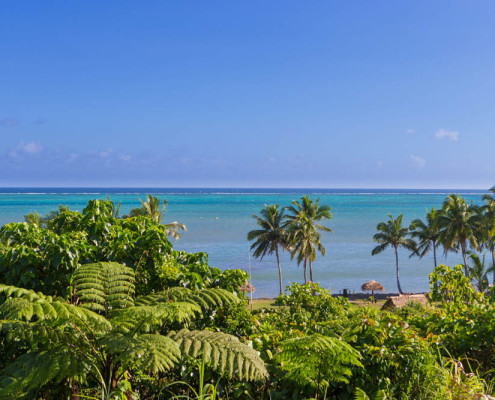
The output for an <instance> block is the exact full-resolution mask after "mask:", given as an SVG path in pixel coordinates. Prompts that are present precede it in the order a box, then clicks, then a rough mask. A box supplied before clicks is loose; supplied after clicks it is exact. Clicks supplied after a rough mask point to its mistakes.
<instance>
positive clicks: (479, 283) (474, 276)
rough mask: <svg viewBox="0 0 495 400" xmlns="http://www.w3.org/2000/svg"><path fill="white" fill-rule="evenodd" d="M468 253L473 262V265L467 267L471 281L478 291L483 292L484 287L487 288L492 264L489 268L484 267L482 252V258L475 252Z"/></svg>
mask: <svg viewBox="0 0 495 400" xmlns="http://www.w3.org/2000/svg"><path fill="white" fill-rule="evenodd" d="M468 254H469V258H470V260H471V262H472V264H473V266H472V267H470V268H469V273H470V277H471V281H475V282H476V287H477V288H478V291H480V292H484V291H485V290H486V289H488V274H489V273H490V272H492V271H493V270H494V268H493V266H492V267H490V268H486V265H485V254H483V258H481V259H480V257H479V255H478V254H476V253H472V252H468Z"/></svg>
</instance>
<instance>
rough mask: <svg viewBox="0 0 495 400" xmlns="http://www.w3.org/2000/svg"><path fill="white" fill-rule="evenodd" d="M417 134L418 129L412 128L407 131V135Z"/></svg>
mask: <svg viewBox="0 0 495 400" xmlns="http://www.w3.org/2000/svg"><path fill="white" fill-rule="evenodd" d="M415 132H416V129H412V128H409V129H408V130H406V133H407V134H409V135H412V134H413V133H415Z"/></svg>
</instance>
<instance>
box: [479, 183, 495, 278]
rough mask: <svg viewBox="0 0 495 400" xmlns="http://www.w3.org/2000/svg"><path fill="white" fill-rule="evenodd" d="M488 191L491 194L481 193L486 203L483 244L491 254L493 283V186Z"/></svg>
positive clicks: (494, 224)
mask: <svg viewBox="0 0 495 400" xmlns="http://www.w3.org/2000/svg"><path fill="white" fill-rule="evenodd" d="M490 192H492V193H493V195H490V194H485V195H483V200H484V201H485V203H486V204H485V205H484V206H483V210H484V214H483V218H482V225H483V227H484V230H483V232H484V238H483V239H484V240H483V242H484V245H485V247H486V248H487V249H488V250H490V253H491V254H492V270H493V283H494V284H495V186H493V187H492V188H490Z"/></svg>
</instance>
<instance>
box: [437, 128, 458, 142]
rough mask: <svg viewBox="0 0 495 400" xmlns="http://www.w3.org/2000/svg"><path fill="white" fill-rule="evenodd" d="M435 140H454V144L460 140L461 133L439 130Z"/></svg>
mask: <svg viewBox="0 0 495 400" xmlns="http://www.w3.org/2000/svg"><path fill="white" fill-rule="evenodd" d="M435 138H436V139H439V140H442V139H449V140H453V141H454V142H457V141H458V140H459V132H457V131H448V130H447V129H439V130H438V131H436V132H435Z"/></svg>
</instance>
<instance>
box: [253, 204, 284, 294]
mask: <svg viewBox="0 0 495 400" xmlns="http://www.w3.org/2000/svg"><path fill="white" fill-rule="evenodd" d="M260 215H261V216H258V215H253V218H255V219H256V223H257V224H258V226H259V227H260V229H255V230H252V231H250V232H249V233H248V235H247V238H248V240H249V241H250V242H251V241H254V243H253V244H252V245H251V250H252V251H253V255H254V257H256V258H259V259H260V260H263V257H265V255H267V254H273V253H275V256H276V257H277V265H278V279H279V284H280V294H282V291H283V290H282V268H281V267H280V257H279V254H278V249H279V247H281V248H282V249H285V246H286V241H287V232H286V231H285V225H286V224H285V222H284V219H285V214H284V209H283V208H282V209H281V210H279V206H278V204H277V205H274V204H270V205H269V206H268V205H266V204H265V208H263V209H261V211H260Z"/></svg>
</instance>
